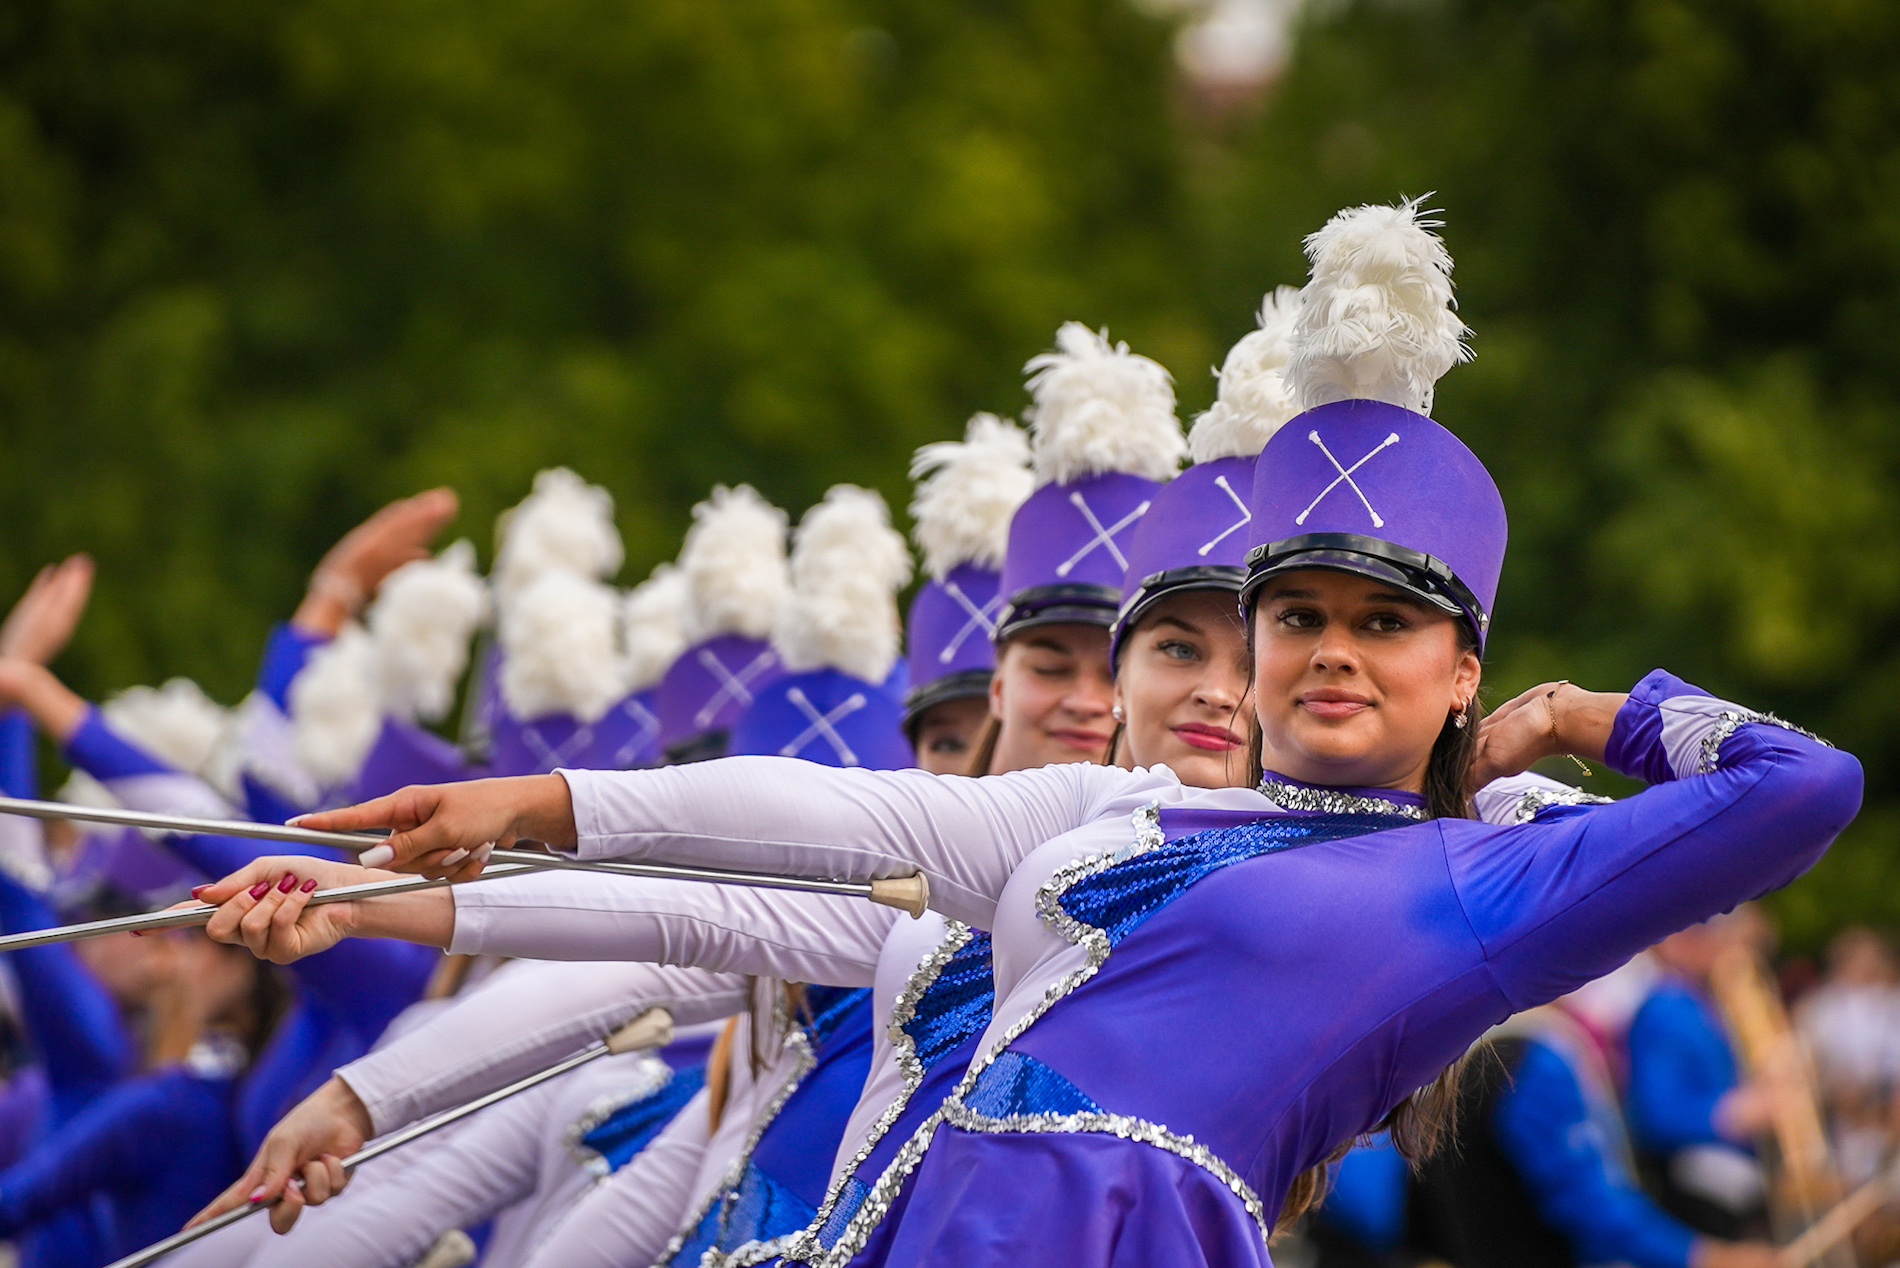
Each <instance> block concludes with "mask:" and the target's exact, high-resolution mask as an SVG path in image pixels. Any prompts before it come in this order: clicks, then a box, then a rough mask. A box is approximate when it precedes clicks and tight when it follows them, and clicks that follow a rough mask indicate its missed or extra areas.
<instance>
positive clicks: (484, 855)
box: [475, 841, 495, 863]
mask: <svg viewBox="0 0 1900 1268" xmlns="http://www.w3.org/2000/svg"><path fill="white" fill-rule="evenodd" d="M494 852H495V843H494V842H493V841H490V842H489V843H488V844H487V845H478V846H476V847H475V861H476V862H477V863H486V862H488V856H489V855H491V854H493V853H494Z"/></svg>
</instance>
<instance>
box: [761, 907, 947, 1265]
mask: <svg viewBox="0 0 1900 1268" xmlns="http://www.w3.org/2000/svg"><path fill="white" fill-rule="evenodd" d="M970 936H971V930H970V926H968V925H966V924H963V923H962V922H960V921H956V920H952V921H950V922H949V931H948V932H947V933H945V934H944V937H943V941H941V942H939V943H938V944H937V945H936V947H935V948H933V949H932V950H931V952H930V954H929V955H927V956H925V957H924V958H923V959H922V960H920V961H919V962H918V965H917V969H916V971H915V972H913V973H912V974H911V975H910V980H909V981H908V982H906V983H905V984H904V990H903V992H902V993H901V994H899V995H898V997H897V1003H896V1006H895V1007H893V1008H892V1009H891V1028H890V1030H889V1032H888V1033H889V1035H890V1039H891V1048H892V1050H893V1051H894V1052H895V1053H896V1056H897V1064H898V1068H899V1069H900V1070H902V1071H903V1074H904V1086H903V1089H902V1090H901V1091H900V1092H898V1094H897V1099H896V1100H894V1101H892V1102H891V1104H890V1105H889V1106H887V1107H886V1108H885V1110H884V1112H883V1113H882V1114H880V1115H878V1117H877V1121H876V1122H875V1123H873V1124H872V1125H871V1130H870V1132H869V1134H868V1135H867V1136H866V1138H865V1141H864V1144H863V1145H862V1146H861V1147H860V1148H859V1149H858V1151H857V1153H856V1154H854V1155H852V1158H851V1160H850V1161H849V1162H848V1163H846V1164H845V1165H844V1167H842V1168H841V1169H840V1170H839V1172H838V1178H837V1179H835V1180H834V1181H832V1183H831V1186H830V1188H829V1189H828V1190H827V1191H826V1193H825V1198H824V1201H822V1202H820V1203H819V1204H818V1214H817V1215H815V1216H813V1217H812V1221H811V1224H810V1225H809V1226H807V1227H806V1228H804V1229H802V1230H800V1231H799V1232H797V1233H794V1234H793V1235H792V1236H791V1237H789V1238H779V1239H777V1241H776V1242H761V1243H756V1244H754V1245H751V1246H742V1247H740V1248H739V1249H738V1250H737V1251H735V1252H733V1257H732V1259H731V1261H730V1262H731V1263H732V1264H733V1265H734V1268H750V1266H751V1265H753V1264H761V1263H764V1262H765V1261H767V1260H769V1259H775V1258H778V1257H780V1256H783V1257H784V1258H786V1259H796V1260H799V1261H801V1262H804V1263H817V1262H818V1261H819V1260H820V1259H822V1258H823V1256H824V1254H825V1249H824V1246H823V1245H822V1244H820V1242H819V1241H818V1236H817V1233H818V1230H819V1229H821V1228H823V1227H824V1226H825V1221H826V1220H828V1219H830V1218H831V1213H832V1212H833V1211H835V1210H836V1209H837V1208H838V1202H839V1201H840V1200H841V1199H842V1198H843V1196H844V1191H845V1186H846V1185H847V1184H848V1183H849V1182H850V1180H851V1179H852V1177H854V1176H856V1175H857V1173H858V1168H859V1167H862V1166H863V1165H864V1161H865V1159H867V1158H869V1157H870V1156H871V1151H872V1150H873V1149H875V1148H876V1147H877V1145H878V1143H879V1142H880V1141H882V1140H883V1139H884V1136H885V1134H886V1133H887V1132H889V1131H890V1130H891V1128H892V1127H893V1126H895V1125H896V1123H897V1120H898V1119H899V1118H901V1117H903V1114H904V1111H905V1110H906V1109H908V1108H909V1107H910V1098H911V1097H913V1096H915V1095H916V1094H917V1089H918V1088H919V1087H921V1086H922V1085H923V1081H924V1074H925V1070H924V1067H923V1063H922V1062H921V1061H919V1060H918V1059H917V1043H916V1041H915V1040H914V1039H912V1038H911V1037H910V1032H909V1031H907V1030H905V1029H904V1027H905V1026H907V1025H909V1024H910V1021H911V1019H912V1018H914V1017H915V1016H916V1015H917V1004H918V1001H920V1000H921V999H923V997H924V993H925V992H926V991H928V990H929V989H930V988H931V987H932V986H934V985H935V984H936V981H937V978H938V977H939V976H940V975H941V974H942V973H943V970H944V966H945V965H947V964H949V963H950V961H951V960H952V959H954V958H956V954H957V952H959V951H961V950H963V948H964V947H965V946H966V945H968V943H969V941H970Z"/></svg>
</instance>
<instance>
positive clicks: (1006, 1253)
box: [567, 673, 1861, 1266]
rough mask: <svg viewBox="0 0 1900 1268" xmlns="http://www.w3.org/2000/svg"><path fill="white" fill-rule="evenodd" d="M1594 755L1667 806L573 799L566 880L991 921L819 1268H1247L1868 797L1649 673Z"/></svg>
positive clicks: (620, 782)
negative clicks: (831, 880)
mask: <svg viewBox="0 0 1900 1268" xmlns="http://www.w3.org/2000/svg"><path fill="white" fill-rule="evenodd" d="M1607 757H1608V762H1609V764H1610V765H1611V766H1613V767H1614V768H1616V769H1617V770H1619V771H1622V772H1624V773H1626V774H1629V775H1633V776H1635V777H1637V778H1641V779H1646V780H1648V781H1650V782H1651V783H1652V784H1654V785H1656V786H1654V787H1652V788H1651V789H1649V790H1648V791H1646V792H1644V793H1642V794H1639V795H1637V796H1635V797H1632V798H1630V799H1628V800H1626V801H1624V802H1621V803H1618V804H1616V805H1611V806H1599V807H1594V808H1592V809H1590V810H1588V811H1585V810H1580V809H1576V808H1571V807H1565V806H1562V805H1556V806H1552V807H1549V808H1546V809H1544V810H1542V811H1541V812H1537V813H1535V814H1532V815H1529V816H1528V817H1527V818H1526V820H1525V821H1524V822H1521V823H1518V824H1515V825H1513V826H1494V825H1491V824H1486V823H1482V822H1478V821H1471V820H1437V821H1430V822H1425V821H1416V820H1417V817H1418V816H1420V815H1421V814H1422V812H1421V811H1420V810H1419V808H1418V807H1417V806H1416V805H1415V804H1407V803H1406V799H1404V798H1402V797H1397V796H1393V795H1391V794H1382V795H1380V796H1378V797H1376V798H1373V797H1363V796H1358V795H1355V794H1354V793H1353V792H1352V790H1343V789H1317V788H1310V787H1300V786H1292V785H1288V784H1285V783H1284V782H1282V783H1279V784H1269V785H1267V786H1266V787H1264V788H1263V790H1262V791H1261V792H1252V791H1247V790H1218V791H1205V790H1191V789H1183V788H1182V787H1181V786H1180V785H1179V784H1178V782H1176V781H1173V780H1171V779H1170V778H1168V777H1167V776H1166V773H1165V772H1141V771H1135V772H1122V771H1115V770H1110V769H1104V768H1099V767H1090V768H1077V769H1070V768H1059V767H1058V768H1050V769H1048V770H1044V771H1031V772H1023V773H1021V774H1019V775H1009V776H998V777H994V778H991V779H984V780H953V779H937V778H932V777H929V776H919V775H916V774H914V773H890V774H885V773H877V772H866V771H835V772H833V771H822V770H813V769H812V768H810V767H809V766H807V767H805V768H804V769H803V772H802V774H801V773H800V772H795V771H793V770H791V769H789V768H790V766H791V764H790V763H785V764H783V765H782V766H779V765H773V764H771V763H770V762H769V760H762V759H736V760H734V761H732V762H718V763H710V764H708V765H707V766H702V767H687V768H677V769H673V770H663V771H655V772H650V773H648V774H645V775H637V776H636V775H612V774H606V773H589V772H572V773H568V774H567V778H568V780H569V783H570V786H571V787H572V788H573V790H574V794H575V811H576V823H577V826H578V828H579V832H580V852H581V853H582V854H583V855H585V856H588V857H605V856H613V855H622V856H634V857H646V858H655V859H677V860H681V861H700V862H704V863H708V864H715V865H717V864H721V863H724V864H727V865H730V864H732V863H733V862H735V861H736V860H738V859H740V858H746V859H751V860H753V861H754V865H769V866H772V867H775V868H779V869H782V870H785V871H788V872H802V873H807V874H825V875H834V876H851V877H856V878H860V879H867V878H870V877H874V876H888V875H895V874H900V873H903V872H908V871H912V870H915V869H917V868H919V867H921V868H923V869H924V871H925V872H926V873H927V874H928V875H929V877H930V880H931V885H932V891H933V894H934V895H935V896H936V897H935V898H934V900H933V901H934V903H935V904H936V905H937V906H939V908H940V910H941V911H942V912H943V914H945V915H946V916H950V917H952V918H955V919H960V920H964V921H966V922H967V923H972V924H976V925H979V926H984V925H987V926H988V927H989V928H990V929H991V930H992V932H993V934H994V948H995V965H996V978H997V986H998V999H997V1004H996V1012H995V1020H994V1021H993V1022H992V1023H991V1026H990V1028H989V1030H988V1032H987V1033H986V1034H985V1035H984V1037H983V1039H982V1040H981V1041H980V1042H979V1044H978V1047H977V1055H976V1059H975V1061H974V1062H973V1064H972V1066H971V1070H970V1073H969V1074H968V1075H967V1076H966V1077H965V1079H964V1081H963V1083H962V1084H961V1085H960V1086H959V1088H958V1091H957V1093H956V1094H955V1095H954V1096H953V1097H952V1098H951V1099H950V1100H949V1101H947V1102H946V1103H945V1105H944V1107H943V1109H942V1111H941V1112H940V1113H939V1114H938V1115H935V1116H933V1119H932V1120H931V1121H930V1122H928V1123H926V1124H924V1125H923V1126H922V1127H920V1128H919V1129H918V1131H917V1133H916V1134H915V1135H914V1137H913V1139H912V1141H910V1142H907V1144H906V1148H905V1149H903V1150H901V1151H900V1152H899V1156H898V1158H897V1161H896V1162H895V1163H894V1164H893V1167H892V1168H891V1169H890V1170H889V1171H887V1173H886V1174H885V1175H884V1176H882V1177H880V1178H879V1180H878V1182H877V1184H876V1185H875V1186H873V1188H874V1192H873V1193H872V1195H871V1196H870V1198H869V1199H867V1201H866V1202H865V1203H864V1206H863V1209H862V1212H861V1215H862V1220H861V1221H860V1226H859V1228H858V1229H857V1230H856V1231H855V1232H854V1233H853V1234H852V1235H851V1236H848V1237H845V1238H842V1239H841V1240H840V1242H839V1243H838V1245H837V1252H838V1254H834V1255H830V1256H821V1257H820V1258H821V1259H822V1260H825V1261H830V1262H838V1261H839V1255H840V1254H842V1255H845V1256H854V1258H852V1259H851V1262H858V1263H867V1264H868V1263H893V1264H900V1263H901V1264H946V1265H948V1264H957V1265H960V1266H961V1265H969V1264H992V1263H996V1264H1001V1263H1008V1264H1012V1265H1016V1264H1058V1263H1059V1264H1062V1265H1071V1264H1124V1263H1125V1264H1142V1265H1154V1264H1184V1265H1185V1264H1200V1263H1218V1264H1246V1263H1255V1264H1265V1263H1268V1262H1269V1259H1268V1256H1267V1250H1266V1236H1265V1234H1266V1231H1267V1229H1268V1228H1269V1227H1270V1226H1271V1224H1272V1221H1273V1219H1274V1216H1275V1215H1276V1213H1277V1210H1278V1207H1279V1205H1280V1202H1281V1200H1282V1196H1283V1195H1284V1193H1285V1191H1286V1188H1287V1186H1288V1184H1289V1183H1290V1182H1291V1181H1292V1180H1293V1178H1294V1177H1295V1176H1296V1175H1298V1174H1299V1172H1301V1171H1302V1170H1304V1169H1305V1168H1307V1167H1309V1166H1312V1165H1314V1164H1316V1163H1318V1162H1319V1161H1321V1160H1322V1159H1324V1158H1325V1157H1326V1156H1327V1154H1328V1153H1329V1152H1330V1151H1331V1150H1332V1149H1333V1148H1334V1147H1335V1146H1336V1145H1338V1144H1340V1143H1342V1142H1344V1141H1347V1140H1349V1139H1351V1138H1353V1137H1354V1136H1356V1135H1358V1134H1360V1133H1363V1132H1366V1131H1369V1130H1371V1129H1372V1128H1373V1127H1374V1126H1375V1125H1376V1124H1377V1123H1378V1122H1379V1121H1380V1119H1381V1118H1383V1117H1384V1115H1385V1114H1386V1113H1388V1112H1389V1111H1390V1110H1391V1109H1392V1108H1393V1107H1394V1106H1396V1105H1397V1104H1398V1103H1399V1102H1400V1101H1401V1100H1402V1099H1403V1098H1404V1097H1405V1096H1407V1095H1408V1094H1409V1093H1410V1092H1412V1091H1413V1090H1414V1089H1416V1088H1418V1087H1420V1086H1422V1085H1423V1084H1425V1083H1427V1082H1429V1081H1430V1080H1431V1079H1432V1078H1433V1077H1435V1076H1436V1075H1437V1074H1438V1072H1439V1071H1440V1070H1442V1069H1443V1068H1444V1067H1445V1066H1446V1065H1447V1064H1448V1063H1449V1062H1451V1061H1452V1060H1454V1059H1456V1058H1457V1057H1458V1056H1459V1055H1461V1054H1462V1053H1463V1052H1464V1051H1465V1049H1466V1048H1467V1047H1468V1046H1469V1045H1470V1044H1471V1042H1472V1041H1473V1040H1475V1039H1476V1038H1478V1036H1480V1035H1481V1034H1482V1033H1483V1032H1484V1031H1485V1030H1486V1029H1488V1028H1489V1027H1490V1026H1492V1025H1494V1024H1496V1023H1498V1022H1499V1021H1501V1020H1503V1019H1504V1018H1505V1017H1506V1016H1508V1015H1510V1014H1511V1013H1513V1012H1516V1011H1519V1010H1521V1009H1524V1008H1528V1007H1530V1006H1532V1005H1535V1004H1539V1003H1543V1002H1546V1001H1548V1000H1551V999H1553V998H1555V997H1557V996H1558V995H1561V994H1563V993H1565V992H1567V991H1570V990H1572V989H1574V988H1576V987H1577V986H1580V985H1581V984H1583V983H1584V982H1586V981H1588V980H1590V979H1592V978H1595V977H1598V976H1601V975H1602V974H1604V973H1606V972H1608V971H1609V970H1611V969H1613V968H1614V967H1616V966H1617V965H1619V964H1621V963H1622V962H1623V961H1624V960H1626V959H1628V958H1629V957H1630V956H1631V955H1632V954H1634V953H1635V952H1636V951H1638V950H1640V949H1642V948H1643V947H1645V946H1648V945H1649V944H1651V943H1653V942H1655V941H1656V940H1658V939H1659V938H1661V937H1663V936H1665V935H1667V934H1668V933H1670V932H1672V931H1673V930H1676V929H1680V928H1683V927H1685V926H1687V925H1690V924H1693V923H1696V922H1698V921H1700V920H1703V919H1706V918H1707V917H1709V916H1710V915H1712V914H1714V913H1716V912H1719V911H1723V910H1727V909H1728V908H1731V907H1733V906H1734V905H1735V904H1737V903H1739V902H1741V901H1743V900H1746V899H1750V898H1753V897H1756V896H1758V895H1760V894H1762V893H1765V892H1767V891H1768V890H1771V889H1773V888H1776V887H1778V886H1780V885H1784V884H1786V883H1788V882H1789V881H1791V880H1793V879H1794V878H1795V877H1796V876H1797V875H1799V874H1800V873H1801V872H1802V871H1803V870H1805V869H1806V868H1807V867H1809V866H1810V865H1812V864H1813V863H1814V861H1815V860H1816V859H1817V858H1818V857H1819V856H1820V854H1821V853H1822V851H1823V850H1825V848H1826V847H1827V845H1828V843H1829V842H1830V841H1832V840H1833V838H1834V837H1835V835H1836V834H1838V832H1839V831H1840V830H1841V828H1842V827H1844V826H1845V825H1846V824H1847V823H1848V822H1849V821H1850V820H1851V819H1852V817H1853V815H1854V813H1855V811H1856V809H1857V808H1858V805H1859V800H1860V791H1861V772H1860V767H1859V764H1858V763H1857V762H1856V761H1855V760H1854V759H1853V758H1852V757H1851V756H1849V755H1847V754H1844V753H1840V752H1837V751H1835V750H1832V749H1830V748H1828V747H1826V746H1825V745H1823V744H1821V743H1819V742H1817V741H1815V740H1813V739H1811V738H1809V737H1806V736H1804V735H1802V734H1800V733H1797V732H1796V731H1794V730H1792V729H1788V728H1786V727H1785V726H1783V725H1779V724H1775V722H1774V720H1773V719H1771V718H1768V717H1767V716H1766V715H1762V714H1756V713H1751V712H1749V711H1747V710H1744V709H1741V708H1738V707H1737V706H1734V705H1730V704H1727V703H1725V702H1722V701H1720V700H1716V699H1713V698H1711V697H1708V696H1706V695H1703V694H1701V693H1699V692H1696V691H1695V690H1694V689H1693V688H1690V687H1688V686H1687V685H1685V684H1683V683H1681V682H1680V681H1678V680H1676V679H1674V678H1671V677H1670V676H1668V675H1666V674H1662V673H1657V674H1653V675H1651V676H1650V677H1649V678H1647V679H1645V680H1644V681H1643V683H1641V684H1640V685H1639V686H1638V688H1637V689H1636V691H1635V692H1634V693H1633V694H1632V696H1631V698H1630V701H1629V703H1628V704H1627V705H1626V706H1625V708H1624V709H1623V710H1622V712H1621V713H1620V714H1619V716H1618V718H1617V721H1616V726H1615V730H1614V734H1613V736H1612V740H1611V743H1610V746H1609V752H1608V755H1607ZM795 775H799V776H800V777H799V778H798V782H797V785H796V786H797V787H798V788H799V789H800V790H801V793H800V795H799V796H797V797H795V798H794V797H792V796H791V794H790V789H791V788H792V787H793V784H792V780H793V778H794V776H795ZM781 783H782V784H783V785H784V786H783V787H781V786H780V785H781ZM765 860H769V864H764V862H763V861H765Z"/></svg>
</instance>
